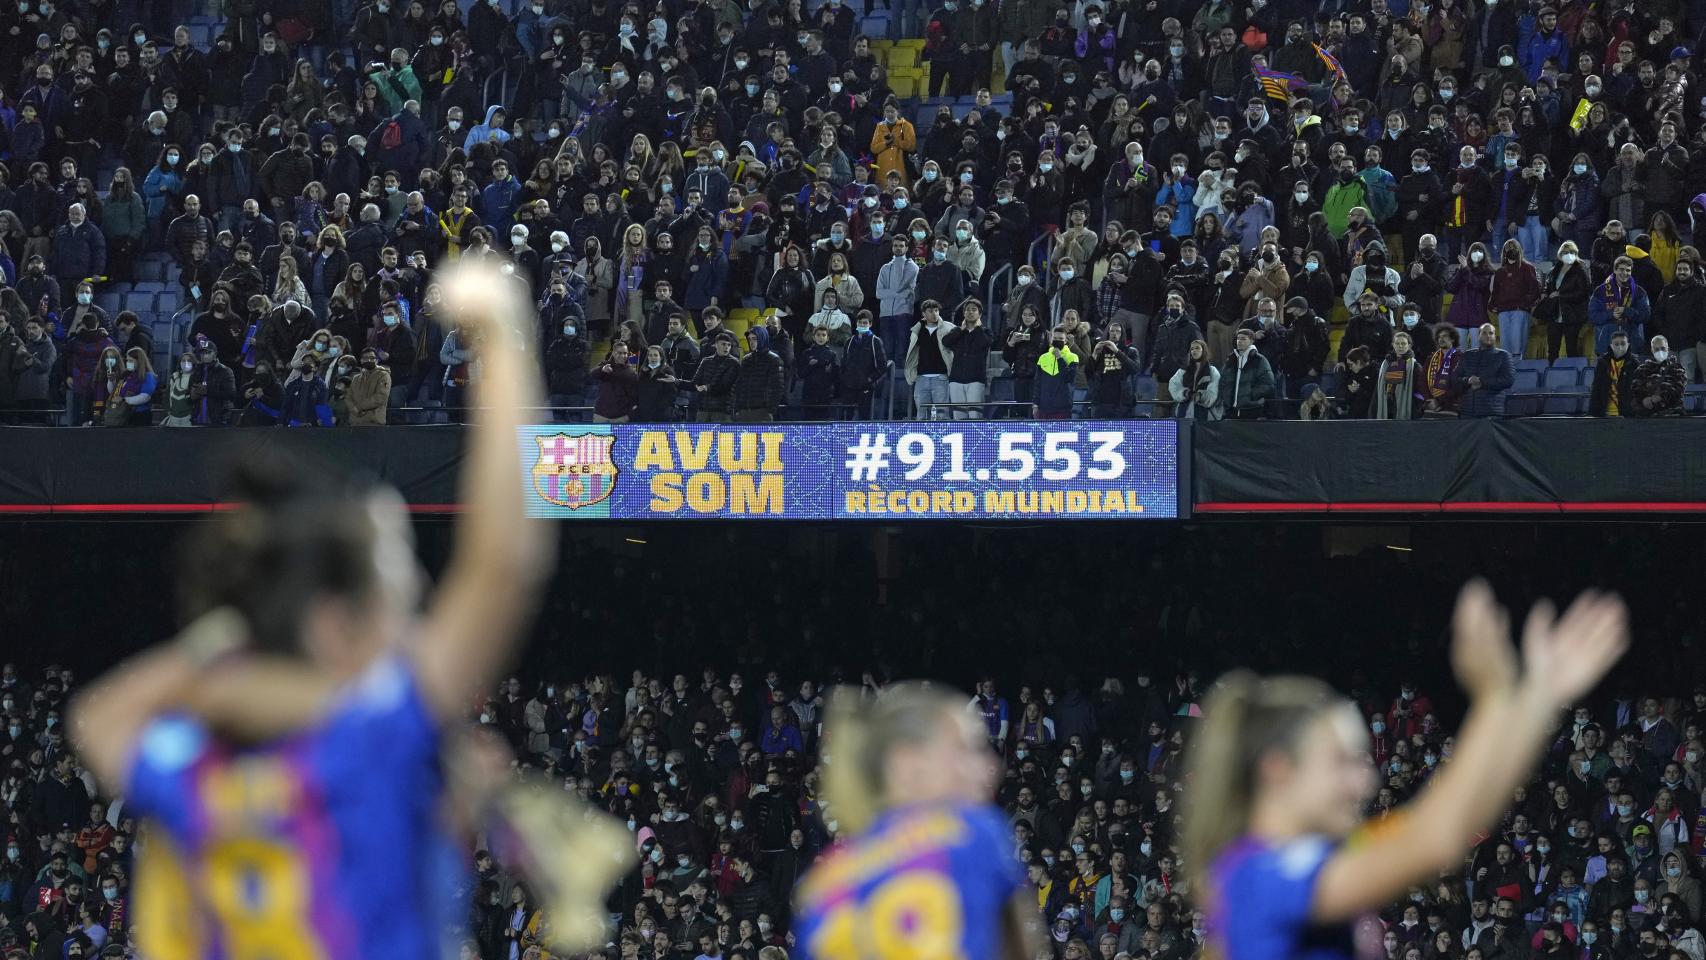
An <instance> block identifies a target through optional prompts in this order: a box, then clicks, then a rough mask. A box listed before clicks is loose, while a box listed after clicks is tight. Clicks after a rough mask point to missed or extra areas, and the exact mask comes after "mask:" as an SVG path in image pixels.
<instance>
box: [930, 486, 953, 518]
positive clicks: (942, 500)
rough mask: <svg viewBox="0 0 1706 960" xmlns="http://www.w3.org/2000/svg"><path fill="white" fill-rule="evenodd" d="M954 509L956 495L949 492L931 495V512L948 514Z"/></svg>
mask: <svg viewBox="0 0 1706 960" xmlns="http://www.w3.org/2000/svg"><path fill="white" fill-rule="evenodd" d="M953 508H954V495H953V493H952V492H951V491H948V490H937V491H936V492H935V493H932V494H930V512H931V513H947V512H949V511H950V510H952V509H953Z"/></svg>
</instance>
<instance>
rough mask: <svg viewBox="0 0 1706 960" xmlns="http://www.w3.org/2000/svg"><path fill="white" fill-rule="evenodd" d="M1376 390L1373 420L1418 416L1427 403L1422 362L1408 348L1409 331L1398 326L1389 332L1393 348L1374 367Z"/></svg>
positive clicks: (1405, 418)
mask: <svg viewBox="0 0 1706 960" xmlns="http://www.w3.org/2000/svg"><path fill="white" fill-rule="evenodd" d="M1374 379H1375V383H1377V384H1378V385H1379V388H1380V389H1379V391H1378V392H1377V393H1376V395H1375V400H1374V418H1375V419H1376V420H1409V419H1412V418H1415V419H1420V418H1421V414H1422V411H1423V409H1424V408H1425V407H1426V405H1427V403H1428V395H1427V388H1426V384H1425V383H1424V382H1423V380H1424V375H1423V372H1422V366H1421V364H1419V363H1417V362H1416V355H1415V352H1414V351H1412V350H1411V349H1410V334H1409V333H1408V332H1406V331H1403V330H1400V331H1398V332H1397V333H1395V334H1393V335H1392V352H1391V353H1390V354H1388V355H1387V357H1386V358H1385V359H1384V360H1382V361H1381V363H1380V369H1379V370H1377V371H1375V375H1374Z"/></svg>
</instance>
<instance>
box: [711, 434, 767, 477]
mask: <svg viewBox="0 0 1706 960" xmlns="http://www.w3.org/2000/svg"><path fill="white" fill-rule="evenodd" d="M755 440H756V438H755V437H754V436H753V435H752V434H750V433H719V434H717V464H718V465H719V466H721V467H722V468H723V469H724V470H726V471H727V472H729V473H736V472H738V471H742V470H757V469H758V444H757V443H756V442H755ZM737 442H738V443H739V444H740V453H739V454H735V452H734V450H733V449H732V448H733V447H734V446H735V444H736V443H737Z"/></svg>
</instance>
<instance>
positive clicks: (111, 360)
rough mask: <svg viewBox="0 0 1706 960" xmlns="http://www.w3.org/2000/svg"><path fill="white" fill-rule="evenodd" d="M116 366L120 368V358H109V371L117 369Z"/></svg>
mask: <svg viewBox="0 0 1706 960" xmlns="http://www.w3.org/2000/svg"><path fill="white" fill-rule="evenodd" d="M116 366H118V358H117V357H108V358H107V369H108V370H111V369H112V368H113V367H116Z"/></svg>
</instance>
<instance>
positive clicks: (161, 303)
mask: <svg viewBox="0 0 1706 960" xmlns="http://www.w3.org/2000/svg"><path fill="white" fill-rule="evenodd" d="M178 306H179V304H178V291H176V290H167V291H165V292H163V293H161V294H160V295H159V296H158V297H157V298H156V299H155V301H154V309H156V310H158V311H160V312H161V313H163V314H166V315H167V316H171V315H172V314H174V313H177V312H178Z"/></svg>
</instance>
